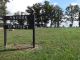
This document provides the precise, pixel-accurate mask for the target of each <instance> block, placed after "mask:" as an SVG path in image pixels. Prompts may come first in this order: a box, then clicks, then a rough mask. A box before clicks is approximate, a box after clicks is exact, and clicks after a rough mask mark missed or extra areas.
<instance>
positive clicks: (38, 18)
mask: <svg viewBox="0 0 80 60" xmlns="http://www.w3.org/2000/svg"><path fill="white" fill-rule="evenodd" d="M32 8H33V10H34V12H35V18H36V22H37V26H40V25H41V24H39V23H40V22H41V16H40V15H41V13H40V11H41V8H42V4H41V3H36V4H33V6H32Z"/></svg>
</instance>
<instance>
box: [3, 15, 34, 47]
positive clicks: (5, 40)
mask: <svg viewBox="0 0 80 60" xmlns="http://www.w3.org/2000/svg"><path fill="white" fill-rule="evenodd" d="M28 17H30V18H31V20H33V22H32V23H33V26H32V27H33V28H32V30H33V48H35V15H34V14H33V15H18V16H3V17H2V19H3V22H4V26H3V27H4V48H6V45H7V29H6V28H5V26H6V21H7V20H24V19H27V18H28Z"/></svg>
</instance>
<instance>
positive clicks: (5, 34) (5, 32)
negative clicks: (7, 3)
mask: <svg viewBox="0 0 80 60" xmlns="http://www.w3.org/2000/svg"><path fill="white" fill-rule="evenodd" d="M5 25H6V21H5V20H4V48H6V42H7V31H6V29H5Z"/></svg>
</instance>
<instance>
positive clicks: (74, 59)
mask: <svg viewBox="0 0 80 60" xmlns="http://www.w3.org/2000/svg"><path fill="white" fill-rule="evenodd" d="M7 35H8V36H7V37H8V38H7V39H8V40H7V49H6V50H4V48H3V30H0V60H80V28H43V29H42V28H41V29H36V48H34V49H33V48H27V49H21V50H18V48H19V47H21V48H22V47H24V46H25V45H26V46H25V47H30V46H31V45H32V30H14V31H8V34H7ZM17 45H18V46H17ZM15 48H17V49H15Z"/></svg>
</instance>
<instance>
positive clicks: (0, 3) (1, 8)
mask: <svg viewBox="0 0 80 60" xmlns="http://www.w3.org/2000/svg"><path fill="white" fill-rule="evenodd" d="M7 2H9V0H0V15H1V16H3V15H6V14H7V11H6V8H7V7H6V3H7Z"/></svg>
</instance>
